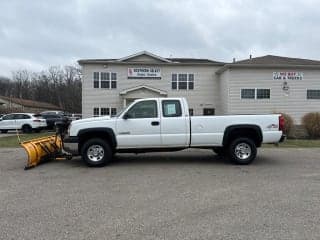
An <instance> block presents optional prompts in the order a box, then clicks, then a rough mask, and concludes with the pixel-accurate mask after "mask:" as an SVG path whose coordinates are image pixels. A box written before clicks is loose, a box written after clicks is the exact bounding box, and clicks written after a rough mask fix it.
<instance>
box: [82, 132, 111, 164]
mask: <svg viewBox="0 0 320 240" xmlns="http://www.w3.org/2000/svg"><path fill="white" fill-rule="evenodd" d="M81 156H82V159H83V160H84V161H85V163H86V164H87V165H88V166H90V167H102V166H105V165H106V164H107V163H109V162H110V161H111V160H112V150H111V148H110V146H109V144H108V143H107V142H106V141H104V140H103V139H101V138H92V139H89V140H88V141H86V142H85V143H84V144H83V145H82V148H81Z"/></svg>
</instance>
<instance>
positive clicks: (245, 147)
mask: <svg viewBox="0 0 320 240" xmlns="http://www.w3.org/2000/svg"><path fill="white" fill-rule="evenodd" d="M234 153H235V154H236V156H237V158H239V159H241V160H244V159H247V158H249V157H250V156H251V147H250V145H249V144H247V143H239V144H238V145H237V146H236V147H235V150H234Z"/></svg>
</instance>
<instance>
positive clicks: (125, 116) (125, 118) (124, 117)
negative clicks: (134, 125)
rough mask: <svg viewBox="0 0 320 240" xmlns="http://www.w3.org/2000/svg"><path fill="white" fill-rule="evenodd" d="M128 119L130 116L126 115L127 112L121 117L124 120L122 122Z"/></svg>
mask: <svg viewBox="0 0 320 240" xmlns="http://www.w3.org/2000/svg"><path fill="white" fill-rule="evenodd" d="M130 117H131V116H130V114H129V113H127V112H126V113H125V114H124V115H123V119H124V120H127V119H128V118H130Z"/></svg>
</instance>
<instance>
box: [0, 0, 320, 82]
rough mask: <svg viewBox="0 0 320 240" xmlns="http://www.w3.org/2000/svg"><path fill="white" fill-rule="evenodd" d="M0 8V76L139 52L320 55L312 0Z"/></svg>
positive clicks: (9, 4)
mask: <svg viewBox="0 0 320 240" xmlns="http://www.w3.org/2000/svg"><path fill="white" fill-rule="evenodd" d="M0 9H1V10H0V11H1V14H0V75H9V76H10V72H11V71H12V70H16V69H19V68H28V69H30V70H41V69H43V68H46V67H47V66H49V65H60V64H72V63H73V62H74V61H76V60H77V59H79V58H108V57H123V56H126V55H129V54H132V53H135V52H138V51H141V50H148V51H150V52H153V53H155V54H159V55H161V56H164V57H167V56H169V55H172V56H174V57H205V58H212V59H216V60H221V61H231V59H232V58H233V57H236V58H237V59H240V58H246V57H248V56H249V54H253V55H254V56H258V55H264V54H275V55H284V56H292V57H303V58H313V59H320V51H319V47H318V45H319V42H320V29H319V28H320V25H319V22H320V9H319V8H318V1H312V0H304V1H302V0H301V1H298V0H291V1H281V2H279V1H275V0H270V1H265V3H263V2H261V1H254V0H246V1H245V0H230V1H225V0H216V1H210V0H207V1H205V0H197V1H196V0H176V1H173V0H161V1H150V0H139V1H133V0H127V1H124V0H123V1H116V0H114V1H112V0H109V1H106V0H100V1H99V0H91V1H86V0H69V1H62V0H59V1H41V0H38V1H19V0H8V1H5V0H4V1H1V2H0Z"/></svg>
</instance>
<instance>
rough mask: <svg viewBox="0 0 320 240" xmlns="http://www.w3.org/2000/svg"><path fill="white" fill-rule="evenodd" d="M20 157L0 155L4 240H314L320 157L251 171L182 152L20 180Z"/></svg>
mask: <svg viewBox="0 0 320 240" xmlns="http://www.w3.org/2000/svg"><path fill="white" fill-rule="evenodd" d="M26 157H27V156H26V154H25V153H24V151H23V149H0V159H1V160H0V204H1V205H0V229H1V231H0V239H139V240H141V239H246V240H247V239H299V240H301V239H320V227H319V226H320V215H319V213H320V149H277V148H270V149H269V148H268V149H260V150H259V155H258V158H257V160H256V161H255V162H254V163H253V164H252V165H250V166H235V165H231V164H228V162H226V161H224V160H223V159H220V158H218V157H216V156H215V155H214V154H213V153H212V152H211V151H202V150H188V151H183V152H177V153H157V154H155V153H152V154H141V155H133V154H124V155H118V156H117V157H116V160H115V161H114V162H113V163H112V164H111V165H109V166H108V167H104V168H88V167H86V166H85V165H84V164H83V163H82V162H81V160H80V159H79V158H76V159H73V160H71V161H65V162H50V163H47V164H43V165H41V166H39V167H37V168H34V169H32V170H29V171H24V170H23V166H24V162H25V160H26Z"/></svg>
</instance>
